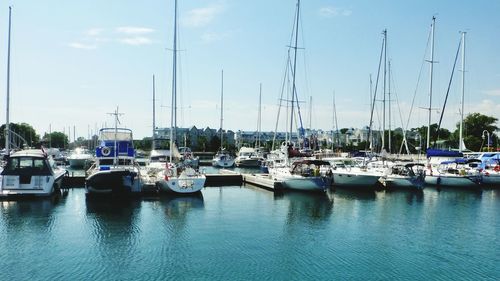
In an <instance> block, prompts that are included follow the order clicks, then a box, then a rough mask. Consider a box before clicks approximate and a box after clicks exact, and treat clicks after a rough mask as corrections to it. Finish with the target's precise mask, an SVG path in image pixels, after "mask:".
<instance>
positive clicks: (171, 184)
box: [158, 175, 206, 194]
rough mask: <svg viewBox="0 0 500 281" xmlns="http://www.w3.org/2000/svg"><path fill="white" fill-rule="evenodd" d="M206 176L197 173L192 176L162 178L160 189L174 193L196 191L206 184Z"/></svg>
mask: <svg viewBox="0 0 500 281" xmlns="http://www.w3.org/2000/svg"><path fill="white" fill-rule="evenodd" d="M205 181H206V177H205V176H204V175H196V176H192V177H178V178H174V177H171V178H168V180H165V179H163V180H160V181H159V182H158V184H159V186H160V190H161V191H164V192H174V193H182V194H189V193H196V192H199V191H201V190H202V189H203V187H204V186H205Z"/></svg>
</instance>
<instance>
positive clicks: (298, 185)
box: [269, 166, 330, 191]
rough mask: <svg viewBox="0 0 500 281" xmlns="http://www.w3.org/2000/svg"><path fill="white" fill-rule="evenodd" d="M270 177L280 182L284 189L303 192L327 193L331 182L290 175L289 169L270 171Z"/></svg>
mask: <svg viewBox="0 0 500 281" xmlns="http://www.w3.org/2000/svg"><path fill="white" fill-rule="evenodd" d="M269 176H270V177H271V178H272V179H273V180H275V181H277V182H279V183H280V184H281V186H282V187H283V188H284V189H291V190H301V191H326V190H327V189H328V187H329V186H330V181H329V180H328V181H327V180H326V179H325V178H324V177H321V176H307V177H305V176H300V175H295V174H291V173H290V168H288V167H286V166H285V167H276V168H270V169H269Z"/></svg>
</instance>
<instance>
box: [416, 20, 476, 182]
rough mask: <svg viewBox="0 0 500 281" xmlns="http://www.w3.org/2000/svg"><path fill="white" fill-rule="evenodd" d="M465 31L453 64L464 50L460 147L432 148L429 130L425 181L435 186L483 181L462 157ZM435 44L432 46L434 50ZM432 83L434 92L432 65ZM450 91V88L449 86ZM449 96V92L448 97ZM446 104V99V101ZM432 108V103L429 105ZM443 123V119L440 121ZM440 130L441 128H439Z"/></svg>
mask: <svg viewBox="0 0 500 281" xmlns="http://www.w3.org/2000/svg"><path fill="white" fill-rule="evenodd" d="M432 20H433V23H432V44H434V24H435V18H433V19H432ZM465 34H466V33H465V32H462V35H461V40H460V43H459V45H458V50H457V53H456V56H455V64H454V65H453V71H454V70H455V65H456V62H457V59H458V55H459V51H460V49H461V50H462V70H461V71H462V100H461V105H462V106H461V107H462V108H461V119H460V129H459V130H460V136H459V149H458V151H447V150H439V149H431V148H430V142H429V136H430V129H428V131H427V147H428V149H427V170H426V176H425V183H426V184H428V185H435V186H448V187H466V188H477V187H478V185H479V184H480V183H481V173H480V172H479V170H477V169H473V168H471V167H470V165H469V161H467V160H463V159H460V158H459V157H462V156H463V153H462V151H463V149H464V145H463V125H462V124H463V118H464V116H463V114H464V94H465ZM433 49H434V46H433V47H432V50H433ZM432 54H433V53H432V52H431V66H432V63H433V57H432ZM453 71H452V75H451V78H450V83H449V85H448V86H450V85H451V81H452V79H453ZM430 75H431V79H430V81H431V85H430V92H431V93H432V67H431V74H430ZM448 92H449V88H448ZM447 97H448V93H447V95H446V98H447ZM444 106H446V100H445V103H444ZM444 106H443V110H442V112H441V119H442V117H443V113H444ZM429 108H430V105H429ZM430 112H431V111H430V109H429V125H428V126H429V127H428V128H430V119H431V118H430ZM439 124H441V120H440V122H439ZM438 130H439V128H438Z"/></svg>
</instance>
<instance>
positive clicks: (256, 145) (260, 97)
mask: <svg viewBox="0 0 500 281" xmlns="http://www.w3.org/2000/svg"><path fill="white" fill-rule="evenodd" d="M261 118H262V83H260V84H259V116H258V117H257V142H256V143H255V147H256V148H258V147H260V130H261V121H262V120H261Z"/></svg>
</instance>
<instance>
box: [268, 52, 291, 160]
mask: <svg viewBox="0 0 500 281" xmlns="http://www.w3.org/2000/svg"><path fill="white" fill-rule="evenodd" d="M289 61H290V49H288V52H287V57H286V59H285V67H284V68H285V71H284V72H283V82H282V83H281V93H280V98H279V104H278V114H277V118H276V124H275V127H274V136H273V143H272V146H271V150H274V146H275V144H276V135H277V134H278V124H279V119H280V113H281V103H282V102H283V94H284V92H285V86H286V81H287V75H288V66H289Z"/></svg>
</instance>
